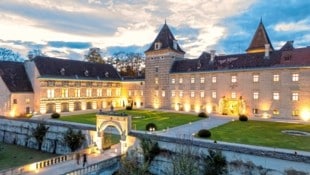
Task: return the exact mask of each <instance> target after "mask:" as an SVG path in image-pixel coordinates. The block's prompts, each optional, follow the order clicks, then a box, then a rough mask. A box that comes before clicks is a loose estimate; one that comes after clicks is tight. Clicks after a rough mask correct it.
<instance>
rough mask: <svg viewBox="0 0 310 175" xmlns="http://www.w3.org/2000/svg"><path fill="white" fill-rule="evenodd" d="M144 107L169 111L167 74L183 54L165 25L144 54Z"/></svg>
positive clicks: (169, 96)
mask: <svg viewBox="0 0 310 175" xmlns="http://www.w3.org/2000/svg"><path fill="white" fill-rule="evenodd" d="M144 53H145V55H146V61H145V93H144V94H145V107H147V108H155V109H158V108H162V109H170V108H171V105H170V104H171V103H170V98H171V95H170V93H171V91H170V88H169V84H170V82H169V72H170V68H171V66H172V63H173V61H174V60H176V59H183V58H184V54H185V52H184V51H183V50H182V49H181V47H180V46H179V44H178V42H177V40H176V39H175V37H174V36H173V34H172V32H171V31H170V29H169V27H168V25H167V24H166V22H165V24H164V25H163V27H162V28H161V30H160V32H159V33H158V35H157V37H156V38H155V40H154V41H153V42H152V44H151V45H150V47H149V49H147V50H146V51H145V52H144Z"/></svg>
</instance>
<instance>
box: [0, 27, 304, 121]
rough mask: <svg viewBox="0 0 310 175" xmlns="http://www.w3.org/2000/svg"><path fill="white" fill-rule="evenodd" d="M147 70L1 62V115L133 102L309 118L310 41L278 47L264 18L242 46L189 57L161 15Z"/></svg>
mask: <svg viewBox="0 0 310 175" xmlns="http://www.w3.org/2000/svg"><path fill="white" fill-rule="evenodd" d="M145 55H146V60H145V66H146V67H145V78H144V79H141V78H140V79H135V78H131V79H128V78H124V77H121V76H120V75H119V73H118V72H117V71H116V69H115V68H113V66H112V65H108V64H98V63H90V62H84V61H76V60H65V59H57V58H50V57H43V56H38V57H35V58H34V59H32V60H29V61H26V62H25V63H14V62H6V61H1V62H0V76H1V78H0V90H1V92H2V93H1V94H0V97H1V98H0V115H6V116H19V115H25V114H28V113H40V114H45V113H53V112H70V111H78V110H87V109H98V110H99V109H100V110H101V109H102V110H105V109H110V108H111V107H116V108H122V107H125V106H128V105H131V106H133V107H134V108H144V107H146V108H154V109H169V110H176V111H186V112H189V111H193V112H201V111H204V112H207V113H215V114H221V115H232V116H238V115H242V114H244V115H249V116H258V117H281V118H289V119H294V118H296V119H300V118H304V119H309V118H310V85H309V82H310V69H309V68H310V47H305V48H294V47H293V41H287V42H286V43H285V44H284V45H283V46H282V48H280V49H279V50H275V49H274V48H273V46H272V43H271V41H270V39H269V37H268V34H267V31H266V29H265V27H264V24H263V23H262V21H260V23H259V25H258V27H257V30H256V32H255V34H254V36H253V39H252V41H251V42H250V44H249V47H248V48H247V49H246V52H245V53H242V54H232V55H217V54H216V52H215V50H211V51H210V52H203V53H202V54H201V55H200V56H199V57H198V58H197V59H187V58H185V57H184V55H185V52H184V51H183V50H182V48H181V47H180V45H179V43H178V41H177V40H176V38H175V37H174V35H173V34H172V32H171V30H170V29H169V27H168V25H167V24H166V23H165V24H164V25H163V27H162V29H161V30H160V32H159V33H158V35H157V37H156V38H155V40H154V41H153V42H152V43H151V44H150V47H149V49H147V50H146V51H145Z"/></svg>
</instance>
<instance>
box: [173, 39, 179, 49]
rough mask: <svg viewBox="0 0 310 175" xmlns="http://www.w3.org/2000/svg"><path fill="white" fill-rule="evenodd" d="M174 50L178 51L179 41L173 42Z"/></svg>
mask: <svg viewBox="0 0 310 175" xmlns="http://www.w3.org/2000/svg"><path fill="white" fill-rule="evenodd" d="M173 48H174V49H175V50H177V49H178V42H177V40H173Z"/></svg>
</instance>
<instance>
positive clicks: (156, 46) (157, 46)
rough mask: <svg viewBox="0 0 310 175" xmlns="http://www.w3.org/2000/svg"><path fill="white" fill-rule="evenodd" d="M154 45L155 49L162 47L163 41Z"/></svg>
mask: <svg viewBox="0 0 310 175" xmlns="http://www.w3.org/2000/svg"><path fill="white" fill-rule="evenodd" d="M154 47H155V48H154V49H155V50H159V49H160V48H161V42H156V43H155V46H154Z"/></svg>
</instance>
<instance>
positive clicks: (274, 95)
mask: <svg viewBox="0 0 310 175" xmlns="http://www.w3.org/2000/svg"><path fill="white" fill-rule="evenodd" d="M279 99H280V94H279V92H274V93H273V100H279Z"/></svg>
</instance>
